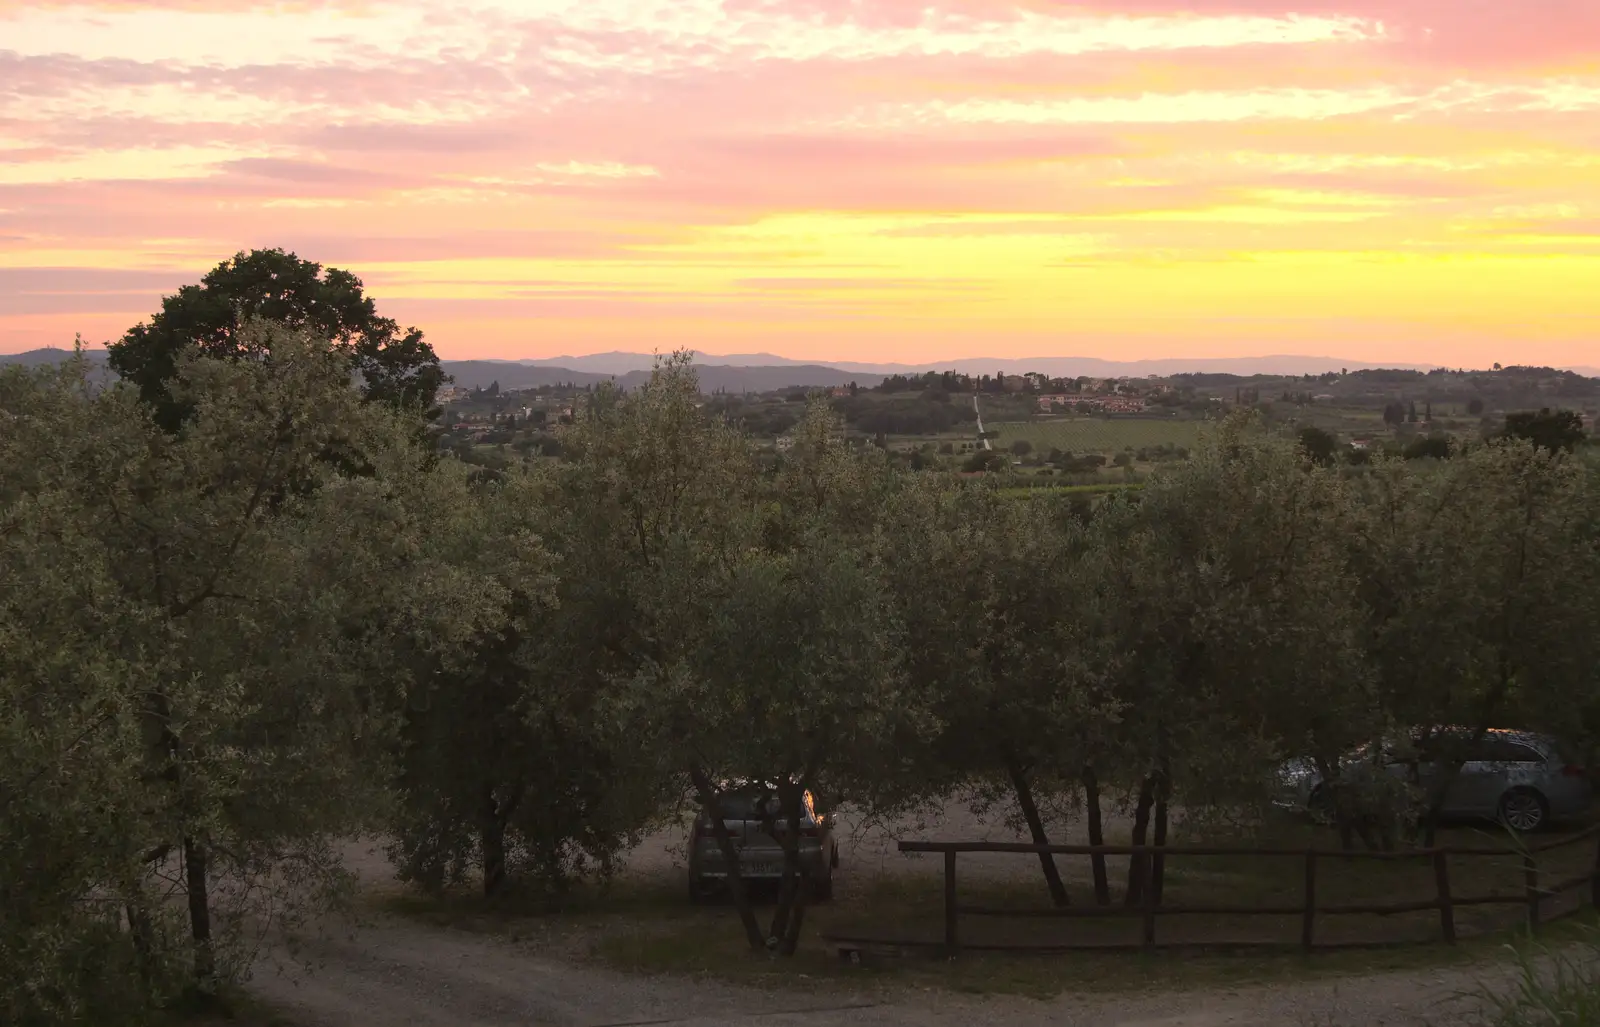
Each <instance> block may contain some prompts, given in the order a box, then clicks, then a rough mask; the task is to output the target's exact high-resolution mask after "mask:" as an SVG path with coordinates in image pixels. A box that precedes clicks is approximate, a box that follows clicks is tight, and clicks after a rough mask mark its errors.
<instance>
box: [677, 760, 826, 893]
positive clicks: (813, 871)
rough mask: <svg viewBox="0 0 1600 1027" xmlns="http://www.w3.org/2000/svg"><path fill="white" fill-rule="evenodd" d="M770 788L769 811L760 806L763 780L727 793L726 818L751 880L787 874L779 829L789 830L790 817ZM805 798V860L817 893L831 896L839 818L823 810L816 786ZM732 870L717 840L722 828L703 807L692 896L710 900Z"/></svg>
mask: <svg viewBox="0 0 1600 1027" xmlns="http://www.w3.org/2000/svg"><path fill="white" fill-rule="evenodd" d="M765 794H766V795H767V804H766V809H765V810H764V811H763V810H761V809H760V808H758V807H759V804H760V802H761V799H762V795H763V790H762V789H761V788H760V787H759V786H754V785H743V786H740V787H737V788H734V789H730V790H729V791H728V792H725V793H724V794H723V796H722V814H723V821H722V822H723V823H724V824H725V825H726V826H727V829H728V835H729V837H730V838H731V839H732V841H733V844H734V847H735V848H736V849H737V850H738V851H739V876H740V878H741V879H743V880H745V881H777V880H779V879H781V878H782V877H783V859H784V856H783V845H782V843H780V842H779V840H778V838H777V837H775V834H782V833H783V832H784V831H786V830H787V829H788V821H787V820H785V819H784V818H783V817H781V816H780V815H779V814H780V812H781V807H780V805H779V802H778V799H777V797H776V796H774V795H772V794H771V791H770V789H769V790H767V791H766V792H765ZM801 801H802V809H803V812H802V815H801V824H800V861H801V864H802V866H803V868H804V870H805V873H806V875H807V876H808V877H809V878H810V880H811V887H812V894H813V895H814V896H815V897H816V898H818V899H821V900H827V899H831V898H832V897H833V872H834V870H836V869H837V868H838V866H839V845H838V842H837V841H836V840H835V839H834V837H833V821H832V818H830V817H828V816H827V815H825V814H821V813H818V812H817V805H816V798H815V796H813V795H812V794H811V793H810V792H806V793H805V795H804V796H803V797H802V800H801ZM769 817H770V818H771V819H770V822H769V821H768V818H769ZM769 824H770V830H769ZM727 876H728V874H727V863H726V861H725V860H724V859H723V857H722V849H721V847H720V846H719V845H718V844H717V836H716V832H715V830H714V829H713V825H712V823H711V821H710V819H709V818H707V817H706V816H705V814H703V813H702V814H701V815H700V816H698V817H696V818H695V822H694V828H693V830H692V831H691V833H690V836H689V898H690V901H693V902H699V901H702V900H704V899H705V898H706V897H707V896H709V895H710V894H712V893H713V892H714V891H716V890H717V889H718V888H720V887H721V886H722V885H723V884H724V883H725V881H726V879H727Z"/></svg>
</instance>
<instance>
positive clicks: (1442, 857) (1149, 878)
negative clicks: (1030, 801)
mask: <svg viewBox="0 0 1600 1027" xmlns="http://www.w3.org/2000/svg"><path fill="white" fill-rule="evenodd" d="M1591 839H1593V840H1595V842H1596V844H1595V858H1594V863H1593V867H1592V869H1590V870H1589V871H1587V872H1585V873H1583V874H1580V875H1578V876H1576V877H1572V878H1569V879H1567V880H1559V881H1546V880H1544V879H1543V878H1542V877H1541V875H1540V870H1539V856H1540V855H1541V854H1542V853H1546V852H1550V851H1552V850H1555V849H1560V848H1565V847H1567V846H1571V845H1576V844H1578V843H1579V842H1583V841H1586V840H1591ZM900 851H901V852H918V853H941V854H943V856H944V941H943V945H942V948H943V950H944V951H945V952H946V953H948V954H951V955H953V954H955V953H957V952H959V951H960V950H961V948H962V946H961V936H960V931H959V926H960V919H961V917H963V916H986V917H1068V918H1071V917H1129V918H1132V917H1137V918H1139V919H1140V920H1141V921H1142V923H1143V936H1142V940H1143V945H1144V946H1145V947H1156V945H1157V943H1156V920H1157V918H1158V917H1162V916H1181V915H1185V914H1210V915H1215V916H1278V917H1287V916H1297V917H1299V918H1300V944H1301V946H1303V947H1304V948H1306V949H1311V948H1314V947H1316V945H1317V939H1316V929H1317V917H1318V916H1319V915H1324V914H1325V915H1329V916H1332V915H1339V914H1372V915H1377V916H1388V915H1392V914H1396V913H1417V912H1425V911H1428V910H1437V911H1438V914H1439V934H1440V937H1441V938H1442V939H1443V940H1444V941H1445V942H1448V943H1451V944H1453V943H1454V942H1455V940H1456V920H1455V913H1456V910H1457V909H1459V908H1461V907H1463V906H1487V905H1520V906H1523V907H1525V909H1526V911H1527V912H1526V915H1527V921H1528V926H1529V927H1530V928H1531V929H1533V930H1537V929H1538V927H1539V924H1540V922H1541V910H1540V903H1541V902H1542V901H1543V900H1544V899H1546V898H1548V897H1550V896H1552V895H1559V894H1562V893H1565V892H1569V891H1572V890H1573V889H1575V888H1579V887H1581V886H1583V885H1585V884H1587V885H1589V904H1590V905H1591V906H1593V907H1594V908H1596V909H1600V824H1595V825H1593V826H1591V827H1589V828H1587V829H1586V830H1584V831H1581V832H1578V833H1576V834H1572V835H1569V836H1567V837H1564V838H1558V839H1555V840H1552V841H1547V842H1543V843H1540V844H1537V845H1530V846H1527V847H1524V848H1509V847H1471V846H1454V847H1439V848H1430V849H1406V850H1403V851H1399V852H1365V851H1347V850H1344V849H1316V848H1310V849H1289V848H1242V847H1228V846H1206V845H1166V846H1154V845H1029V844H1025V843H1013V842H922V841H903V842H901V843H900ZM964 852H973V853H977V852H984V853H1016V854H1019V855H1020V854H1026V855H1032V856H1037V855H1039V854H1040V853H1045V852H1048V853H1052V854H1054V855H1058V856H1128V857H1148V858H1144V859H1143V860H1142V861H1141V866H1142V868H1143V870H1144V872H1145V880H1144V886H1143V888H1142V889H1141V891H1142V895H1141V901H1140V902H1139V903H1138V904H1137V905H1134V906H1131V907H1130V906H1124V905H1106V906H1100V905H1096V906H1061V907H1055V908H1046V909H996V908H987V907H983V906H963V905H961V904H960V903H959V902H958V901H957V898H956V857H957V856H958V855H960V854H961V853H964ZM1185 856H1241V857H1260V856H1267V857H1281V858H1284V859H1298V860H1302V861H1303V862H1304V867H1305V875H1304V882H1305V884H1304V889H1303V894H1302V898H1301V901H1300V902H1299V903H1296V904H1294V905H1280V906H1266V905H1255V906H1243V905H1220V904H1219V905H1211V904H1188V903H1185V904H1172V903H1163V902H1162V901H1161V893H1160V887H1159V883H1158V880H1159V875H1160V874H1161V872H1162V871H1161V869H1160V868H1161V867H1162V865H1163V864H1164V863H1165V861H1166V860H1168V859H1173V858H1182V857H1185ZM1477 856H1483V857H1501V858H1504V857H1507V856H1513V857H1516V856H1520V857H1521V859H1522V871H1523V873H1522V878H1523V882H1522V889H1521V891H1519V892H1517V893H1515V894H1491V895H1456V894H1454V893H1453V891H1452V890H1451V886H1450V859H1451V857H1477ZM1328 860H1418V861H1429V862H1431V863H1432V865H1433V879H1434V895H1433V897H1432V898H1427V899H1418V900H1415V901H1411V902H1390V903H1356V904H1329V903H1322V902H1319V901H1318V899H1317V867H1318V865H1319V863H1322V862H1326V861H1328ZM833 940H834V941H836V942H846V941H848V940H849V939H845V938H835V939H833ZM906 944H918V943H914V942H908V943H906ZM924 944H925V943H924ZM971 947H973V948H983V949H988V950H1013V951H1027V950H1039V949H1051V948H1072V947H1075V946H1059V945H1050V946H1042V945H982V946H971Z"/></svg>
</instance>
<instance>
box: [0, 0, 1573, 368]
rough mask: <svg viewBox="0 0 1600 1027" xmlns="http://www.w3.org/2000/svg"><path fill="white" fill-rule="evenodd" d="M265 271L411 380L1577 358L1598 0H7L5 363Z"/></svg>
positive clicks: (1, 67)
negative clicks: (428, 373)
mask: <svg viewBox="0 0 1600 1027" xmlns="http://www.w3.org/2000/svg"><path fill="white" fill-rule="evenodd" d="M264 246H283V247H285V248H288V249H292V250H294V251H295V252H297V253H299V254H300V255H301V256H302V257H306V258H309V259H312V260H317V261H320V262H322V263H324V264H330V265H333V266H338V267H345V268H349V269H350V270H352V271H354V272H355V273H356V274H358V275H360V276H361V278H362V279H363V280H364V281H365V282H366V284H367V288H368V291H369V293H370V294H372V295H373V296H374V297H375V298H376V299H377V301H378V306H379V311H380V312H381V313H384V314H387V315H390V316H393V317H396V318H398V319H399V320H400V321H401V322H403V323H405V324H416V325H418V326H419V327H422V328H423V329H425V330H426V332H427V334H428V337H429V339H430V340H432V342H433V343H434V345H435V347H436V348H437V349H438V351H439V353H440V354H441V355H442V356H444V357H446V358H465V357H505V358H516V357H546V356H554V355H559V354H576V353H588V352H596V351H603V350H612V349H623V350H634V351H643V352H649V351H651V350H666V349H670V348H673V347H678V346H689V347H692V348H696V349H700V350H703V351H706V352H711V353H729V352H755V351H767V352H775V353H781V354H783V355H784V356H788V357H793V358H805V359H817V360H828V359H837V360H856V361H897V362H906V363H923V362H934V361H938V360H941V359H947V358H955V357H974V356H995V357H1019V356H1035V355H1054V356H1068V355H1073V356H1095V357H1102V358H1110V359H1123V360H1126V359H1138V358H1154V357H1230V356H1247V355H1252V354H1267V353H1307V354H1317V355H1329V356H1336V357H1341V358H1347V359H1350V360H1361V361H1376V362H1384V361H1392V362H1396V363H1430V362H1438V363H1447V364H1450V365H1466V366H1484V365H1487V364H1489V363H1491V362H1494V361H1501V362H1504V363H1548V364H1555V365H1558V366H1580V365H1589V366H1600V0H1516V2H1500V0H1089V2H1086V3H1079V4H1072V3H1060V2H1054V0H454V2H442V0H393V2H386V0H347V2H322V3H309V2H307V3H289V2H283V3H270V2H250V0H205V2H200V0H101V2H98V3H63V2H56V0H0V352H9V351H19V350H24V349H30V348H33V347H37V346H47V345H57V346H60V345H70V343H71V340H72V337H73V334H74V333H75V332H81V333H83V335H84V337H85V338H86V339H87V340H89V341H90V342H91V343H92V344H98V343H100V342H102V341H104V340H108V339H112V338H115V337H116V336H118V335H120V334H121V333H122V332H123V331H124V330H125V329H126V328H128V327H129V326H130V325H132V324H134V323H135V322H137V321H139V320H141V319H143V318H146V317H148V316H149V314H150V313H151V312H152V311H153V310H154V309H156V307H157V305H158V303H159V300H160V297H161V295H162V294H163V293H167V292H171V291H173V290H175V289H176V288H177V287H178V286H179V285H182V284H184V283H186V282H193V281H196V280H198V279H199V277H200V276H201V275H202V274H204V273H205V271H206V270H207V269H209V268H210V267H211V266H213V265H214V264H216V263H217V262H218V261H219V260H221V259H223V258H225V257H228V256H230V255H231V254H233V253H234V252H235V251H237V250H241V249H248V248H252V247H264Z"/></svg>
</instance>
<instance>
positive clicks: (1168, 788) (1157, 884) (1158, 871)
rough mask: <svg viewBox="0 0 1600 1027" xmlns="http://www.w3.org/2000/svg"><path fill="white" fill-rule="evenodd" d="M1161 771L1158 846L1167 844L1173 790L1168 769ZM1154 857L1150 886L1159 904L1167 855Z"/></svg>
mask: <svg viewBox="0 0 1600 1027" xmlns="http://www.w3.org/2000/svg"><path fill="white" fill-rule="evenodd" d="M1160 773H1161V781H1160V783H1159V784H1157V785H1156V832H1155V838H1154V839H1153V842H1154V844H1155V845H1156V846H1157V847H1160V846H1163V845H1166V844H1167V797H1168V796H1169V795H1170V794H1171V792H1172V782H1171V779H1170V778H1169V777H1168V775H1167V772H1166V769H1165V768H1162V770H1161V772H1160ZM1152 858H1153V859H1154V860H1155V865H1154V867H1153V868H1152V871H1151V874H1150V887H1151V889H1152V890H1153V891H1154V893H1155V894H1153V895H1152V896H1151V899H1152V901H1154V902H1155V903H1156V904H1157V905H1159V904H1160V903H1161V892H1162V888H1163V886H1164V885H1165V884H1166V878H1167V857H1166V856H1165V855H1164V854H1162V853H1159V852H1158V853H1156V854H1155V856H1154V857H1152Z"/></svg>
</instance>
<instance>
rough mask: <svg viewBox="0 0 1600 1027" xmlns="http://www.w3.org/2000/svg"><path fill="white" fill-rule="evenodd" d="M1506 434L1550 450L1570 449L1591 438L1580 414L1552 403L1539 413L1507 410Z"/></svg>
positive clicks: (1549, 451) (1567, 450)
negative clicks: (1584, 428)
mask: <svg viewBox="0 0 1600 1027" xmlns="http://www.w3.org/2000/svg"><path fill="white" fill-rule="evenodd" d="M1504 434H1505V437H1506V438H1510V439H1522V440H1524V441H1527V442H1531V443H1532V444H1533V445H1534V446H1536V447H1538V448H1539V449H1542V450H1544V451H1546V452H1548V453H1570V452H1572V450H1574V449H1576V448H1577V447H1578V446H1580V445H1582V444H1583V441H1584V440H1585V439H1586V438H1588V433H1587V432H1585V431H1584V430H1583V418H1582V417H1581V416H1580V415H1578V414H1577V413H1575V412H1573V411H1571V410H1551V409H1550V408H1549V407H1545V408H1544V409H1541V410H1539V411H1538V412H1537V413H1535V412H1534V411H1531V410H1523V411H1519V412H1517V413H1512V414H1507V415H1506V426H1505V432H1504Z"/></svg>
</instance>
